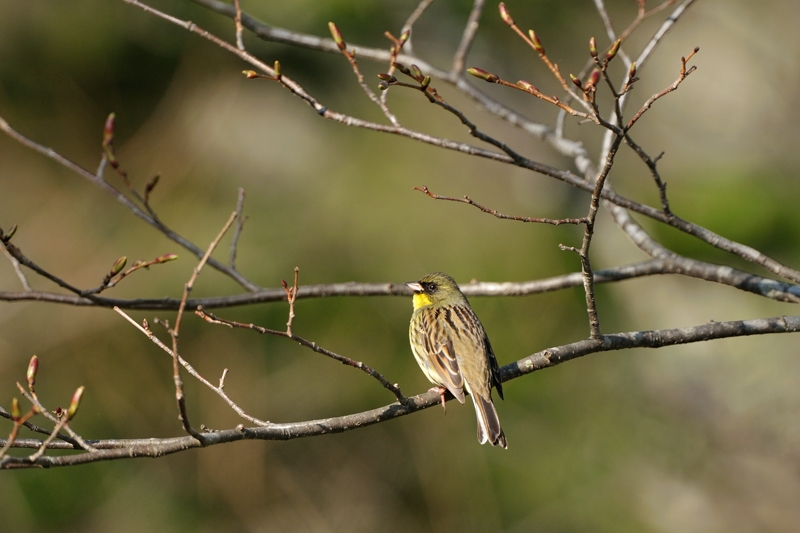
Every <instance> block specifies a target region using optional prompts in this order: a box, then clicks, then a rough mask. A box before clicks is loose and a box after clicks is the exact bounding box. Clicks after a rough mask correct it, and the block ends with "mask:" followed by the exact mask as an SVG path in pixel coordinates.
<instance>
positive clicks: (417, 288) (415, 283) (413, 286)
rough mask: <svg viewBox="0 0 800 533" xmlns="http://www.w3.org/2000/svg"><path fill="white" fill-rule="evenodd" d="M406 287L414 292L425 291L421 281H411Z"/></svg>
mask: <svg viewBox="0 0 800 533" xmlns="http://www.w3.org/2000/svg"><path fill="white" fill-rule="evenodd" d="M406 286H407V287H408V288H409V289H411V290H412V291H414V292H424V291H425V289H423V288H422V285H420V284H419V281H409V282H407V283H406Z"/></svg>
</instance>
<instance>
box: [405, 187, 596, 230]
mask: <svg viewBox="0 0 800 533" xmlns="http://www.w3.org/2000/svg"><path fill="white" fill-rule="evenodd" d="M414 190H415V191H420V192H422V193H425V194H427V195H428V196H430V197H431V198H433V199H434V200H447V201H450V202H461V203H464V204H468V205H471V206H474V207H477V208H478V209H480V210H481V211H483V212H484V213H488V214H490V215H492V216H495V217H497V218H500V219H503V220H517V221H520V222H538V223H542V224H552V225H553V226H558V225H561V224H585V223H586V222H588V220H589V219H588V218H585V217H584V218H559V219H553V218H534V217H518V216H513V215H504V214H502V213H499V212H497V211H496V210H494V209H490V208H488V207H484V206H482V205H480V204H479V203H477V202H475V201H474V200H473V199H472V198H470V197H469V196H465V197H464V198H454V197H452V196H440V195H438V194H433V193H432V192H431V191H430V190H429V189H428V188H427V187H426V186H425V185H423V186H422V187H421V188H420V187H414Z"/></svg>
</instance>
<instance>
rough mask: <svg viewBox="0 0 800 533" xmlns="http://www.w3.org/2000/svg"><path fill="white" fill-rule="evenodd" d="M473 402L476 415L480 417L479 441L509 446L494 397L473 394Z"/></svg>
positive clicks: (504, 446)
mask: <svg viewBox="0 0 800 533" xmlns="http://www.w3.org/2000/svg"><path fill="white" fill-rule="evenodd" d="M472 403H473V404H474V405H475V415H476V416H477V418H478V442H480V443H481V444H486V442H487V441H488V442H489V443H490V444H491V445H492V446H502V447H503V448H508V442H506V436H505V434H504V433H503V428H501V427H500V419H499V418H498V417H497V410H496V409H495V408H494V404H493V403H492V397H491V396H490V397H489V398H484V397H482V396H481V395H479V394H472Z"/></svg>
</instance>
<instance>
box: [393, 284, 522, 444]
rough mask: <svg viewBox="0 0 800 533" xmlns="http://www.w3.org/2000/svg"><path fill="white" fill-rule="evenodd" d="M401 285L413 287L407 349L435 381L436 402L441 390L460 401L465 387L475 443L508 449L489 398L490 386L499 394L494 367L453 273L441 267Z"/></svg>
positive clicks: (486, 341)
mask: <svg viewBox="0 0 800 533" xmlns="http://www.w3.org/2000/svg"><path fill="white" fill-rule="evenodd" d="M406 285H407V286H408V287H409V288H410V289H411V290H413V291H414V299H413V302H414V313H413V314H412V315H411V325H410V327H409V331H408V334H409V339H410V340H411V351H412V352H414V358H415V359H416V360H417V364H419V367H420V368H421V369H422V372H423V373H424V374H425V377H427V378H428V379H429V380H430V381H431V383H433V384H434V385H436V387H435V388H434V389H435V390H438V391H439V394H440V395H441V397H442V407H444V405H445V403H444V395H445V392H447V391H450V393H451V394H452V395H453V396H454V397H455V398H456V400H458V401H459V402H461V403H464V392H465V391H466V392H468V393H469V394H470V396H472V402H473V403H474V404H475V414H476V415H477V417H478V442H480V443H481V444H486V442H487V441H488V442H490V443H491V444H492V446H502V447H503V448H508V443H507V442H506V436H505V434H504V433H503V428H501V427H500V419H499V418H498V417H497V410H495V408H494V404H493V403H492V386H494V388H496V389H497V393H498V394H499V395H500V398H501V399H502V398H503V385H502V383H501V382H500V369H499V368H498V366H497V359H495V357H494V352H493V351H492V345H491V344H490V343H489V337H488V336H487V335H486V331H485V330H484V329H483V326H482V325H481V321H480V320H478V317H477V316H476V315H475V312H474V311H473V310H472V308H471V307H470V306H469V302H468V301H467V298H466V297H465V296H464V294H463V293H462V292H461V289H459V288H458V284H456V282H455V281H454V280H453V278H451V277H450V276H448V275H447V274H444V273H442V272H434V273H433V274H428V275H427V276H425V277H424V278H422V279H421V280H419V281H412V282H408V283H406ZM434 389H431V390H434Z"/></svg>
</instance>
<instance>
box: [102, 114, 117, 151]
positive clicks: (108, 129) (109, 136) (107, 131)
mask: <svg viewBox="0 0 800 533" xmlns="http://www.w3.org/2000/svg"><path fill="white" fill-rule="evenodd" d="M116 116H117V114H116V113H111V114H109V115H108V118H107V119H106V124H105V126H104V127H103V144H111V143H112V142H114V122H115V119H116Z"/></svg>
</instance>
